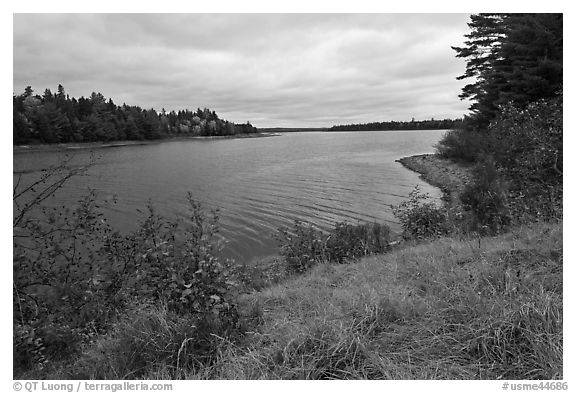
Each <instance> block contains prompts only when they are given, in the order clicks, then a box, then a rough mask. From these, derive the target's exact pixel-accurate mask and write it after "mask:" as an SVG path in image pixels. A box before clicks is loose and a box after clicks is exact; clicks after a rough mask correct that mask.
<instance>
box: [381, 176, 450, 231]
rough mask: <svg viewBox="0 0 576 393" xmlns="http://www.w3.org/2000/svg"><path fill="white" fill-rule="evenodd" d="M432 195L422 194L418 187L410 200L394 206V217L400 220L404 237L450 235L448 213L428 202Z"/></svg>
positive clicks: (411, 194)
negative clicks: (447, 220)
mask: <svg viewBox="0 0 576 393" xmlns="http://www.w3.org/2000/svg"><path fill="white" fill-rule="evenodd" d="M428 199H430V195H428V194H422V193H421V192H420V188H419V187H418V186H416V187H415V188H414V190H413V191H412V192H410V194H409V197H408V200H407V201H404V202H402V203H400V204H399V205H398V206H392V208H393V213H394V216H396V217H397V218H398V219H399V220H400V224H401V225H402V230H403V231H402V235H403V236H404V238H406V239H426V238H430V237H439V236H443V235H445V234H447V233H448V225H447V222H446V212H445V210H444V208H442V207H438V206H437V205H436V204H435V203H433V202H426V201H427V200H428Z"/></svg>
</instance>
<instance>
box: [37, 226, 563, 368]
mask: <svg viewBox="0 0 576 393" xmlns="http://www.w3.org/2000/svg"><path fill="white" fill-rule="evenodd" d="M480 245H481V247H480V248H479V246H478V240H477V239H473V240H455V239H451V238H444V239H440V240H436V241H433V242H429V243H423V244H419V245H415V246H407V247H406V248H404V249H400V250H396V251H394V252H391V253H388V254H383V255H378V256H374V257H369V258H365V259H363V260H361V261H359V262H358V263H354V264H347V265H329V264H320V265H318V266H315V267H314V268H312V269H311V270H310V271H309V272H308V273H306V274H304V275H300V276H296V277H292V278H288V279H286V280H284V281H282V282H280V283H277V284H274V285H272V286H270V287H267V288H265V289H263V290H261V291H260V292H253V293H251V294H244V295H241V297H240V298H239V299H238V301H239V310H240V312H241V314H242V331H243V336H242V337H241V338H238V337H236V338H235V339H232V338H229V339H225V338H223V336H219V335H217V334H216V335H205V337H210V340H211V342H210V343H209V346H208V347H206V348H205V351H209V354H210V361H200V362H199V361H198V359H199V358H198V354H197V353H195V352H194V351H195V350H196V348H198V346H197V345H198V342H197V340H198V337H199V336H198V331H197V330H196V329H195V327H194V326H193V323H194V321H192V320H189V319H186V318H183V317H176V316H174V315H172V314H171V313H169V312H167V311H166V309H165V308H162V307H154V306H152V307H147V308H145V309H142V310H139V311H138V310H136V311H134V312H132V314H130V315H127V316H126V318H125V319H124V320H123V321H122V322H120V323H119V324H118V325H117V326H116V329H114V331H113V332H112V333H111V334H109V335H107V336H105V337H102V338H100V339H99V340H98V341H97V342H96V343H95V344H94V345H93V346H91V347H90V348H87V349H86V351H84V354H83V355H82V356H81V357H80V358H79V359H78V360H76V362H75V363H74V364H72V365H68V366H67V367H65V368H63V369H61V370H60V371H59V372H56V373H53V374H52V375H49V376H48V377H49V378H58V379H61V378H83V379H86V378H97V379H114V378H150V379H177V378H185V379H500V378H502V379H561V378H562V376H563V372H562V353H563V335H562V310H563V305H562V224H561V223H560V224H537V225H532V226H526V227H520V228H516V229H515V230H514V231H512V232H510V233H507V234H504V235H500V236H497V237H492V238H482V242H481V244H480Z"/></svg>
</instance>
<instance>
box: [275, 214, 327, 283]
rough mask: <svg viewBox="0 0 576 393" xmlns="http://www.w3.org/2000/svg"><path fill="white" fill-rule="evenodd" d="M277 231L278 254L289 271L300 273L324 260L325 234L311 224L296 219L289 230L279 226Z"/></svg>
mask: <svg viewBox="0 0 576 393" xmlns="http://www.w3.org/2000/svg"><path fill="white" fill-rule="evenodd" d="M278 232H279V234H278V236H277V238H278V240H279V241H280V255H281V256H282V257H284V259H285V260H286V263H287V265H288V269H289V270H290V271H292V272H296V273H302V272H304V271H306V270H308V269H309V268H311V267H312V266H314V265H316V264H317V263H320V262H322V261H324V260H325V258H326V254H325V246H324V242H325V235H324V234H323V233H322V232H321V231H319V230H317V229H315V228H314V227H313V226H312V225H306V224H304V223H302V222H301V221H298V220H296V221H294V225H293V226H292V228H291V229H290V230H289V229H288V228H280V229H279V230H278Z"/></svg>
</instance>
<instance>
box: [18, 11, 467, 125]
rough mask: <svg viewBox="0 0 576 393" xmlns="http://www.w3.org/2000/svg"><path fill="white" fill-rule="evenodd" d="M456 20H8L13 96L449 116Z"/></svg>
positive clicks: (380, 117)
mask: <svg viewBox="0 0 576 393" xmlns="http://www.w3.org/2000/svg"><path fill="white" fill-rule="evenodd" d="M467 20H468V17H467V16H466V15H462V14H445V15H444V14H426V15H424V14H398V15H390V14H271V15H269V14H16V15H15V16H14V76H13V88H14V93H15V94H19V93H20V92H22V91H23V90H24V88H25V87H26V86H27V85H31V86H32V87H33V88H35V89H36V90H37V92H38V93H41V92H42V91H43V90H44V89H45V88H51V89H52V90H54V89H55V88H56V86H57V85H58V84H59V83H61V84H63V85H64V87H65V88H66V90H67V92H68V93H69V94H70V95H71V96H75V97H79V96H81V95H84V96H87V95H89V94H90V93H91V92H92V91H98V92H102V93H103V94H104V95H105V96H106V97H111V98H112V99H113V100H114V101H115V102H116V103H123V102H125V103H127V104H130V105H139V106H141V107H144V108H150V107H154V108H155V109H161V108H165V109H166V110H178V109H185V108H189V109H194V108H196V107H209V108H210V109H213V110H215V111H216V112H217V113H218V114H219V115H220V116H221V117H222V118H225V119H228V120H231V121H236V122H244V121H246V120H250V121H251V122H252V123H253V124H255V125H256V126H260V127H269V126H294V127H298V126H330V125H333V124H342V123H352V122H369V121H384V120H409V119H411V118H412V117H416V118H417V119H423V118H430V117H435V118H443V117H458V116H461V115H462V114H464V113H465V112H466V108H467V106H468V103H466V102H460V101H459V99H458V94H459V92H460V89H461V88H462V86H463V85H464V83H463V82H462V81H457V80H456V79H455V78H456V76H458V75H460V74H461V73H463V71H464V67H465V65H464V63H463V62H462V60H460V59H456V58H455V57H454V53H453V51H452V50H451V49H450V46H451V45H459V44H460V43H461V42H462V40H463V35H464V34H466V33H467V26H466V22H467Z"/></svg>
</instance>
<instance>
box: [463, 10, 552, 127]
mask: <svg viewBox="0 0 576 393" xmlns="http://www.w3.org/2000/svg"><path fill="white" fill-rule="evenodd" d="M468 26H469V27H470V29H471V32H470V33H469V34H467V35H466V36H465V37H466V38H467V40H466V41H465V46H464V47H452V49H454V50H455V51H456V52H457V55H456V57H461V58H465V59H467V64H466V72H465V73H464V74H463V75H461V76H459V77H458V78H457V79H459V80H461V79H467V78H474V82H473V83H470V84H468V85H466V86H465V87H464V88H463V89H462V93H461V94H460V98H461V99H470V100H471V101H472V105H471V106H470V110H471V111H472V113H473V115H472V116H471V118H472V124H473V126H474V127H475V128H477V129H486V128H487V126H488V124H489V122H490V121H491V120H492V119H494V117H495V116H496V113H497V112H498V106H499V105H502V104H505V103H507V102H510V101H514V102H515V103H516V104H517V105H519V106H524V105H526V104H527V103H529V102H533V101H535V100H538V99H540V98H547V97H551V96H553V95H554V94H555V93H556V92H558V91H559V90H560V89H561V87H562V14H479V15H472V16H471V22H470V23H469V24H468Z"/></svg>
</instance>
